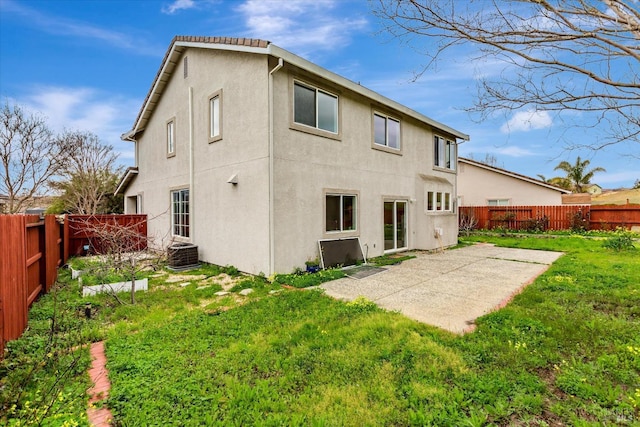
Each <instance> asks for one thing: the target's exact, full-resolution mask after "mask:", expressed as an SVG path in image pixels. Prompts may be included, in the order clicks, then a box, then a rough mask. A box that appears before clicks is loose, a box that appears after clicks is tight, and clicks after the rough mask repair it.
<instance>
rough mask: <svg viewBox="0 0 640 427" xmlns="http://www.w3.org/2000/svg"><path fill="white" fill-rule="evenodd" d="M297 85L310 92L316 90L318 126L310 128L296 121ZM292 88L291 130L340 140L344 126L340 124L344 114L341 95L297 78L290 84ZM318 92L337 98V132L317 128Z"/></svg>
mask: <svg viewBox="0 0 640 427" xmlns="http://www.w3.org/2000/svg"><path fill="white" fill-rule="evenodd" d="M296 84H298V85H300V86H303V87H306V88H307V89H310V90H314V91H316V98H315V99H316V126H309V125H306V124H304V123H298V122H296V121H295V114H296V113H295V111H296V110H295V108H296V106H295V86H296ZM290 88H291V94H290V97H289V98H290V100H291V109H290V120H289V121H290V125H289V127H290V128H291V129H295V130H299V131H302V132H305V133H310V134H313V135H318V136H323V137H326V138H331V139H336V140H340V139H341V138H342V126H340V122H341V121H342V120H341V117H342V116H341V114H342V110H341V108H340V103H341V97H340V95H338V94H337V93H336V92H332V91H329V90H326V89H323V88H320V87H319V86H318V85H315V84H311V83H307V82H304V81H302V80H299V79H295V78H291V84H290ZM318 92H322V93H325V94H327V95H329V96H332V97H335V98H336V128H337V132H332V131H329V130H325V129H321V128H319V127H317V124H318V96H317V93H318Z"/></svg>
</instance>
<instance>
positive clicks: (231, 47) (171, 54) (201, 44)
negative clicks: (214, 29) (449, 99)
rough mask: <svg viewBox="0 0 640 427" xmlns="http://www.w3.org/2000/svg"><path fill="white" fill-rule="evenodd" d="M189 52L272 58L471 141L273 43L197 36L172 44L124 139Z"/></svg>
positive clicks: (142, 122) (142, 121)
mask: <svg viewBox="0 0 640 427" xmlns="http://www.w3.org/2000/svg"><path fill="white" fill-rule="evenodd" d="M188 48H200V49H212V50H228V51H236V52H247V53H254V54H261V55H270V56H273V57H274V58H278V59H280V58H281V59H282V60H283V61H285V62H287V63H289V64H292V65H294V66H296V67H298V68H301V69H303V70H306V71H308V72H311V73H313V74H316V75H318V76H321V77H323V78H325V79H327V80H329V81H331V82H333V83H335V84H338V85H340V86H342V87H344V88H347V89H349V90H351V91H353V92H355V93H358V94H360V95H363V96H365V97H367V98H369V99H372V100H374V101H377V102H380V103H382V104H384V105H386V106H389V107H391V108H393V109H395V110H397V111H399V112H401V113H403V114H405V115H407V116H409V117H413V118H414V119H416V120H419V121H421V122H423V123H426V124H428V125H430V126H432V127H434V128H437V129H439V130H441V131H444V132H447V133H449V134H451V135H453V136H455V137H456V138H458V139H461V140H464V141H468V140H469V135H467V134H465V133H462V132H460V131H458V130H455V129H453V128H451V127H449V126H447V125H444V124H442V123H439V122H437V121H435V120H433V119H431V118H429V117H427V116H425V115H423V114H421V113H418V112H417V111H414V110H412V109H410V108H408V107H406V106H404V105H402V104H400V103H398V102H396V101H393V100H391V99H389V98H386V97H384V96H382V95H380V94H378V93H376V92H374V91H372V90H370V89H367V88H366V87H364V86H362V85H360V84H358V83H355V82H353V81H351V80H348V79H346V78H344V77H342V76H339V75H338V74H335V73H333V72H331V71H329V70H327V69H325V68H322V67H320V66H318V65H316V64H314V63H312V62H310V61H307V60H306V59H303V58H301V57H299V56H297V55H295V54H293V53H291V52H288V51H286V50H284V49H282V48H280V47H278V46H276V45H274V44H273V43H271V42H269V41H266V40H260V39H250V38H235V37H197V36H176V37H174V38H173V40H172V41H171V45H170V46H169V49H168V50H167V52H166V54H165V56H164V59H163V60H162V63H161V65H160V69H159V70H158V72H157V74H156V76H155V78H154V80H153V84H152V85H151V89H150V90H149V92H148V93H147V96H146V98H145V100H144V102H143V104H142V108H141V109H140V112H139V113H138V116H137V118H136V121H135V123H134V124H133V127H132V129H131V130H130V131H129V132H127V133H125V134H123V135H122V139H124V140H135V136H136V134H138V133H139V132H141V131H143V130H144V129H145V127H146V125H147V123H148V121H149V119H150V118H151V115H152V114H153V111H154V109H155V107H156V105H157V104H158V101H159V99H160V97H161V96H162V93H163V91H164V89H165V87H166V85H167V83H168V82H169V78H170V77H171V75H172V73H173V71H174V70H175V68H176V66H177V65H178V61H179V60H180V56H181V55H182V53H183V52H184V51H185V50H187V49H188Z"/></svg>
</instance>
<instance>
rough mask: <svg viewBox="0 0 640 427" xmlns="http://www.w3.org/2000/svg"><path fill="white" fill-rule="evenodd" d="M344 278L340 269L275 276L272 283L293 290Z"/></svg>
mask: <svg viewBox="0 0 640 427" xmlns="http://www.w3.org/2000/svg"><path fill="white" fill-rule="evenodd" d="M344 276H345V274H344V272H343V271H342V270H340V269H329V270H320V271H318V272H317V273H301V274H296V273H294V274H276V275H275V276H274V278H273V283H275V284H279V285H288V286H293V287H294V288H308V287H310V286H318V285H320V284H322V283H324V282H329V281H331V280H336V279H340V278H341V277H344Z"/></svg>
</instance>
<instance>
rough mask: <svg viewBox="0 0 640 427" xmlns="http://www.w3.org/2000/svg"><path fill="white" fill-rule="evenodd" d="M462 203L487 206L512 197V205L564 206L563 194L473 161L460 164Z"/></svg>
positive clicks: (459, 176)
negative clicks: (488, 168)
mask: <svg viewBox="0 0 640 427" xmlns="http://www.w3.org/2000/svg"><path fill="white" fill-rule="evenodd" d="M458 169H459V170H458V196H459V197H460V205H461V206H486V205H487V200H488V199H509V205H511V206H515V205H531V206H540V205H561V204H562V193H561V192H560V191H558V190H553V189H550V188H546V187H543V186H540V185H536V184H534V183H531V182H527V181H523V180H522V179H518V178H515V177H511V176H507V175H503V174H501V173H498V172H494V171H490V170H487V169H484V168H481V167H478V166H475V165H473V164H469V163H462V162H459V163H458Z"/></svg>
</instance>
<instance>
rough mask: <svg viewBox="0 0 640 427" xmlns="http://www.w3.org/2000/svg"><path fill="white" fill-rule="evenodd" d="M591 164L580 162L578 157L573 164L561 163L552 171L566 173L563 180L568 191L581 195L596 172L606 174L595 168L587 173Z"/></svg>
mask: <svg viewBox="0 0 640 427" xmlns="http://www.w3.org/2000/svg"><path fill="white" fill-rule="evenodd" d="M589 163H591V162H590V161H589V160H582V159H580V156H578V158H577V159H576V163H575V164H573V165H572V164H571V163H569V162H567V161H566V160H565V161H562V162H560V163H559V164H558V166H556V167H555V169H554V170H562V171H564V172H566V173H567V177H566V178H565V179H566V180H567V181H568V182H569V183H570V187H568V188H569V189H570V190H572V191H573V192H575V193H582V192H583V191H584V190H586V187H588V186H589V184H590V183H591V178H593V175H594V174H595V173H596V172H606V170H605V169H604V168H601V167H597V168H593V169H591V170H589V171H587V166H589Z"/></svg>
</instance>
